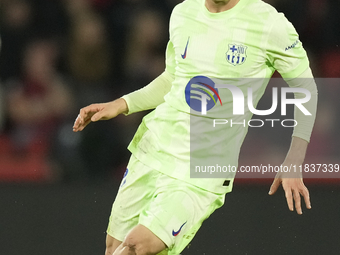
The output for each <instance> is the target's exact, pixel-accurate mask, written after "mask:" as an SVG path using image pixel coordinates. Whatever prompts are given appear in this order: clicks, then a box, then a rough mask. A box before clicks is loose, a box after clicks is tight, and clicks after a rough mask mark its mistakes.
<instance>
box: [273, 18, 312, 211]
mask: <svg viewBox="0 0 340 255" xmlns="http://www.w3.org/2000/svg"><path fill="white" fill-rule="evenodd" d="M267 56H268V60H269V61H270V63H271V64H272V66H273V67H274V68H275V69H276V70H277V71H278V72H279V73H280V74H281V75H282V77H283V78H284V79H285V81H286V82H287V83H288V85H289V86H290V87H292V88H299V89H301V88H302V89H305V90H308V91H309V93H310V96H311V97H310V99H309V101H308V102H306V103H303V107H304V108H306V109H307V111H308V112H309V113H310V115H305V113H303V112H302V111H301V110H300V109H298V107H297V106H295V109H294V119H295V120H296V121H297V123H298V124H297V126H296V127H295V128H294V132H293V138H292V141H291V146H290V149H289V151H288V153H287V156H286V158H285V160H284V162H283V163H282V166H283V167H284V166H287V167H290V166H294V165H296V166H300V165H302V164H303V162H304V159H305V155H306V151H307V147H308V143H309V141H310V136H311V133H312V129H313V126H314V121H315V115H316V107H317V87H316V84H315V81H314V78H313V74H312V71H311V70H310V68H309V61H308V57H307V54H306V51H305V50H304V48H303V46H302V43H301V41H300V40H299V36H298V33H297V32H296V30H295V28H294V26H293V25H292V24H291V23H290V22H289V21H288V20H287V19H286V18H285V17H284V15H283V14H280V15H279V16H278V19H277V20H275V22H273V23H272V27H271V29H270V32H269V34H268V44H267ZM294 94H295V99H303V98H305V97H306V96H307V95H306V94H304V93H294ZM302 101H303V100H302ZM305 101H306V100H305ZM281 184H282V187H283V189H284V191H285V195H286V200H287V204H288V207H289V209H290V210H291V211H293V210H294V204H295V209H296V211H297V213H298V214H302V209H301V196H302V197H303V199H304V201H305V204H306V207H307V208H308V209H310V208H311V203H310V198H309V192H308V189H307V188H306V186H305V185H304V183H303V179H302V175H301V174H300V173H299V174H298V173H278V174H277V176H276V178H275V179H274V182H273V184H272V186H271V188H270V191H269V194H270V195H272V194H274V193H275V192H276V190H277V189H278V187H279V186H280V185H281Z"/></svg>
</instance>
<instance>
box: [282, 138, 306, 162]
mask: <svg viewBox="0 0 340 255" xmlns="http://www.w3.org/2000/svg"><path fill="white" fill-rule="evenodd" d="M307 147H308V142H307V141H306V140H304V139H302V138H300V137H295V136H293V137H292V142H291V144H290V148H289V151H288V153H287V156H286V159H285V162H286V163H289V164H293V165H301V164H302V163H303V161H304V160H305V156H306V152H307Z"/></svg>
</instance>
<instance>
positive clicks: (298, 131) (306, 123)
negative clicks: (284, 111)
mask: <svg viewBox="0 0 340 255" xmlns="http://www.w3.org/2000/svg"><path fill="white" fill-rule="evenodd" d="M287 83H288V84H289V86H290V87H294V88H304V89H307V90H308V91H309V92H310V93H311V98H310V100H309V101H308V102H307V103H304V104H303V106H304V107H305V108H306V109H307V110H308V111H309V112H310V113H311V115H305V114H304V113H303V112H302V111H300V110H299V109H298V108H297V107H295V110H294V118H295V120H296V122H297V123H298V124H297V126H296V127H295V128H294V132H293V136H295V137H299V138H301V139H303V140H305V141H307V142H309V141H310V136H311V134H312V130H313V126H314V122H315V116H316V109H317V98H318V91H317V87H316V84H315V81H314V78H313V75H312V72H311V70H310V69H308V70H306V71H305V72H304V73H303V74H301V75H300V76H299V77H298V78H295V79H292V80H288V81H287ZM304 97H305V95H304V94H302V93H295V98H304Z"/></svg>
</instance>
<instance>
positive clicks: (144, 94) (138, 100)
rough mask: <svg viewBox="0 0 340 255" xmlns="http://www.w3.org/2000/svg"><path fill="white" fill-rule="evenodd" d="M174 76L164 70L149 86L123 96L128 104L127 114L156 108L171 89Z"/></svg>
mask: <svg viewBox="0 0 340 255" xmlns="http://www.w3.org/2000/svg"><path fill="white" fill-rule="evenodd" d="M172 81H173V77H172V76H171V75H170V74H169V73H168V72H167V71H164V72H163V73H162V74H161V75H160V76H158V77H157V78H156V79H155V80H153V81H152V82H151V83H150V84H148V85H147V86H145V87H143V88H141V89H139V90H136V91H134V92H132V93H130V94H128V95H125V96H123V97H122V98H123V99H124V100H125V101H126V104H127V106H128V111H127V115H128V114H131V113H134V112H140V111H144V110H149V109H154V108H156V107H157V106H158V105H160V104H161V103H163V102H164V96H165V95H166V94H167V93H168V92H169V91H170V89H171V85H172Z"/></svg>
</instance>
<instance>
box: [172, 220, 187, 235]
mask: <svg viewBox="0 0 340 255" xmlns="http://www.w3.org/2000/svg"><path fill="white" fill-rule="evenodd" d="M186 223H187V222H184V223H183V225H182V226H181V227H180V228H179V230H178V231H174V230H172V235H173V236H177V235H178V234H179V232H181V230H182V228H183V226H184V225H185V224H186Z"/></svg>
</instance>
